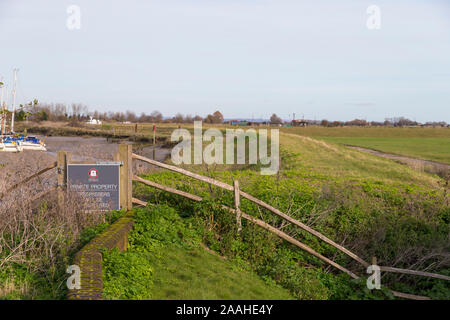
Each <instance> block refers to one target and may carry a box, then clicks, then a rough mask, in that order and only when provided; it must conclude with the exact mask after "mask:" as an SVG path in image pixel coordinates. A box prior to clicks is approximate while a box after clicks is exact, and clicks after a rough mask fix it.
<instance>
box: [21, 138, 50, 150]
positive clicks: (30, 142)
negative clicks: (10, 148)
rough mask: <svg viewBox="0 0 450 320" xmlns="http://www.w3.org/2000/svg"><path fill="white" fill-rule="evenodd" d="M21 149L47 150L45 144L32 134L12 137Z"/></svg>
mask: <svg viewBox="0 0 450 320" xmlns="http://www.w3.org/2000/svg"><path fill="white" fill-rule="evenodd" d="M12 139H13V140H14V141H16V142H17V144H18V145H19V146H20V147H21V148H22V149H23V150H34V151H47V148H46V145H45V143H44V142H43V141H41V140H40V139H39V138H36V137H34V136H27V137H25V136H24V135H19V136H16V137H13V138H12Z"/></svg>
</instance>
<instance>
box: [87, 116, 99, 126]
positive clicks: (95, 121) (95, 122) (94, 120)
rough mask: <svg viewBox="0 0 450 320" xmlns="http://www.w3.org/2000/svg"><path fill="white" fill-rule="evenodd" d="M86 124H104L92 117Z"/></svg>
mask: <svg viewBox="0 0 450 320" xmlns="http://www.w3.org/2000/svg"><path fill="white" fill-rule="evenodd" d="M86 124H102V122H101V121H100V120H97V119H93V118H92V117H91V118H90V119H89V120H88V121H86Z"/></svg>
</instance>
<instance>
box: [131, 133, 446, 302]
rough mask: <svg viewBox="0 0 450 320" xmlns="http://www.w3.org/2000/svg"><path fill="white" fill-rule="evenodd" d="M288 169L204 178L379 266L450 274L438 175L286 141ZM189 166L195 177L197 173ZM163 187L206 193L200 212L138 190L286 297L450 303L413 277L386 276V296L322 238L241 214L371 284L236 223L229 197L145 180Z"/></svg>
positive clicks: (160, 175)
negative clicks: (405, 296) (397, 296)
mask: <svg viewBox="0 0 450 320" xmlns="http://www.w3.org/2000/svg"><path fill="white" fill-rule="evenodd" d="M280 141H281V147H282V161H281V163H282V168H281V170H280V173H279V174H278V175H276V176H261V175H260V174H259V170H258V168H257V167H255V168H251V169H253V170H251V169H245V170H244V169H241V170H234V171H231V172H230V171H210V170H208V171H207V172H203V174H206V175H209V176H212V177H214V178H216V179H218V180H221V181H224V182H227V183H229V184H231V183H232V180H233V179H238V180H239V181H240V185H241V189H242V190H244V191H246V192H248V193H250V194H252V195H253V196H255V197H257V198H259V199H261V200H263V201H265V202H267V203H269V204H271V205H273V206H274V207H276V208H279V209H280V210H281V211H283V212H286V213H288V214H289V215H291V216H293V217H294V218H296V219H298V220H300V221H303V222H304V223H306V224H308V225H310V226H312V227H313V228H315V229H316V230H318V231H319V232H321V233H323V234H325V235H327V236H328V237H330V238H331V239H333V240H335V241H336V242H338V243H343V244H344V245H345V246H346V247H348V248H351V249H352V251H354V252H355V253H356V254H358V255H359V256H360V257H362V258H363V259H365V260H366V261H370V260H371V258H372V257H373V256H376V257H377V259H378V262H379V264H380V265H385V266H395V267H399V268H411V269H416V270H421V269H424V268H426V267H429V266H430V268H429V269H428V271H432V272H437V273H441V274H446V275H449V274H450V266H449V264H448V252H449V251H450V250H449V249H450V247H449V245H450V244H449V242H448V234H449V232H450V208H449V206H448V201H449V199H448V193H447V192H446V189H445V188H443V187H442V184H443V180H442V179H440V178H439V177H437V176H434V175H430V174H427V173H422V172H417V171H414V170H412V169H410V168H409V167H407V166H404V165H400V164H397V163H395V162H393V161H391V160H388V159H383V158H379V157H375V156H372V155H369V154H364V153H361V152H358V151H355V150H349V149H347V148H345V147H343V146H340V145H336V144H334V143H330V144H329V143H326V142H324V141H320V140H315V139H311V138H309V137H301V136H298V135H288V134H282V135H281V137H280ZM194 168H195V167H193V166H191V167H189V169H191V170H192V169H194ZM145 178H148V179H149V180H152V181H155V182H157V183H160V184H163V185H168V186H172V187H174V188H177V189H179V190H183V191H187V192H190V193H193V194H197V195H200V196H202V197H204V198H205V199H207V200H206V201H205V202H202V203H200V204H198V203H192V201H190V200H186V199H184V198H182V197H180V196H175V195H171V194H168V193H166V192H162V191H157V190H155V189H153V188H151V187H147V186H143V185H136V186H135V188H136V189H135V190H136V197H138V198H141V199H143V200H146V201H149V202H150V203H156V204H164V205H169V206H170V207H172V208H175V209H176V210H177V211H178V213H179V214H180V215H181V216H182V217H184V220H183V221H184V223H186V224H191V225H192V226H194V228H195V229H196V230H198V233H199V234H201V241H202V242H203V243H204V244H205V245H207V246H208V247H209V248H210V249H212V250H214V251H215V252H217V253H218V254H220V255H222V256H225V257H227V259H229V260H230V261H235V262H236V263H238V264H239V266H241V267H242V268H244V269H246V270H251V271H252V272H255V273H257V274H258V275H259V276H260V277H261V279H264V280H266V281H269V282H270V281H273V282H275V283H276V284H277V285H280V286H282V287H284V288H286V289H288V290H289V291H290V292H291V294H292V295H293V296H294V297H295V298H298V299H389V298H392V294H391V293H390V291H389V290H388V289H387V287H389V288H390V289H393V290H397V291H402V292H406V293H412V294H419V295H425V296H429V297H432V298H436V299H443V298H444V299H449V298H450V284H449V282H447V281H443V280H431V279H427V278H420V277H415V276H409V275H398V274H387V273H386V274H384V276H383V280H382V281H383V282H382V283H383V285H385V286H386V287H384V290H382V291H381V292H380V291H372V292H369V291H368V290H367V289H366V288H365V280H364V275H365V269H364V268H362V267H361V266H358V265H356V264H355V263H354V262H353V261H352V260H351V259H349V258H348V257H347V256H345V255H343V254H341V253H340V252H338V251H337V250H335V249H334V248H333V247H330V246H328V245H326V244H324V243H323V242H321V241H319V240H318V239H316V238H315V237H313V236H311V235H309V234H307V233H305V232H303V231H301V230H299V229H298V228H295V227H293V226H292V225H286V224H285V223H284V222H283V221H281V219H279V218H278V217H276V216H274V215H272V214H270V213H269V212H267V211H266V210H263V209H261V208H259V207H257V206H256V205H255V204H253V203H251V202H249V201H247V200H245V199H243V200H241V201H242V204H241V205H242V210H243V211H244V212H246V213H248V214H251V215H254V216H256V217H259V218H261V219H263V220H264V221H266V222H268V223H270V224H271V225H273V226H276V227H282V228H283V231H284V232H286V233H288V234H289V235H291V236H293V237H294V238H297V239H299V240H300V241H302V242H304V243H305V244H307V245H308V246H310V247H312V248H313V249H314V250H316V251H318V252H319V253H321V254H323V255H325V256H327V257H331V258H333V260H334V261H336V262H337V263H339V264H341V265H344V266H346V267H347V268H350V269H351V270H353V271H354V272H355V273H357V274H358V275H360V276H363V278H361V279H360V280H357V281H352V280H350V278H349V277H348V276H346V275H343V274H340V273H339V272H338V271H336V270H334V269H330V268H329V267H327V266H326V265H324V264H323V263H322V262H321V261H319V260H317V259H316V258H314V257H311V256H310V255H309V254H306V253H304V252H302V251H301V250H300V249H298V248H295V247H293V246H292V245H290V244H287V243H285V242H283V241H281V240H280V239H279V238H277V237H276V236H274V235H272V234H270V233H268V232H266V231H263V230H261V229H259V228H258V227H256V226H254V225H252V224H251V223H249V222H247V221H243V230H242V233H241V235H237V233H236V229H235V220H234V219H235V218H234V216H233V215H231V214H230V213H229V212H227V211H223V210H221V208H220V204H225V205H227V206H233V195H232V193H231V192H228V191H224V190H222V189H219V188H215V187H210V186H208V185H206V184H204V183H201V182H198V181H196V180H194V179H191V178H188V177H184V176H181V175H179V174H176V173H172V172H155V173H153V174H150V175H147V176H145Z"/></svg>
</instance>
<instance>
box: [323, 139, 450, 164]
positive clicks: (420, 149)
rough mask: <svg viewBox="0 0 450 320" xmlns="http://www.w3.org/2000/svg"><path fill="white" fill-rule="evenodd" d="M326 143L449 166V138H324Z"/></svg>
mask: <svg viewBox="0 0 450 320" xmlns="http://www.w3.org/2000/svg"><path fill="white" fill-rule="evenodd" d="M322 139H323V140H325V141H327V142H335V143H340V144H346V145H352V146H358V147H364V148H369V149H374V150H378V151H383V152H387V153H392V154H397V155H402V156H409V157H413V158H418V159H424V160H432V161H438V162H442V163H447V164H450V138H373V137H326V138H322Z"/></svg>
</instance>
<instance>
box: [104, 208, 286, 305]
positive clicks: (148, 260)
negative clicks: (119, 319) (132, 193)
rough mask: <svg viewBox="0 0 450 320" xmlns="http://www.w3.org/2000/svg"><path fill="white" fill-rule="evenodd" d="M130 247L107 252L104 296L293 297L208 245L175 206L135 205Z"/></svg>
mask: <svg viewBox="0 0 450 320" xmlns="http://www.w3.org/2000/svg"><path fill="white" fill-rule="evenodd" d="M135 220H136V224H135V226H134V230H133V231H132V232H131V234H130V238H129V240H130V248H129V250H128V251H126V252H118V251H117V250H112V251H110V252H107V251H105V252H104V253H103V273H104V276H103V278H104V297H105V298H106V299H158V300H167V299H170V300H180V299H186V300H192V299H212V300H216V299H217V300H220V299H229V300H231V299H250V300H268V299H284V300H285V299H293V297H292V295H291V294H290V292H289V291H288V290H287V289H284V288H282V287H280V286H278V285H276V284H275V283H274V282H273V281H269V282H267V281H263V280H262V279H261V278H260V277H258V275H256V274H255V273H253V272H252V271H250V270H245V269H243V268H241V267H239V265H238V264H236V263H235V262H233V261H228V260H225V259H223V258H221V257H219V256H217V255H215V254H212V253H210V252H209V251H207V250H206V249H205V248H204V247H203V246H202V245H201V244H200V236H199V234H198V231H197V230H196V229H195V228H193V227H192V221H190V222H189V220H184V219H183V218H181V217H180V215H179V213H178V212H177V211H176V210H174V209H173V208H169V207H167V206H155V207H151V208H144V209H135Z"/></svg>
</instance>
